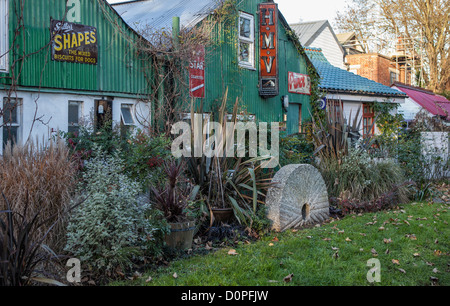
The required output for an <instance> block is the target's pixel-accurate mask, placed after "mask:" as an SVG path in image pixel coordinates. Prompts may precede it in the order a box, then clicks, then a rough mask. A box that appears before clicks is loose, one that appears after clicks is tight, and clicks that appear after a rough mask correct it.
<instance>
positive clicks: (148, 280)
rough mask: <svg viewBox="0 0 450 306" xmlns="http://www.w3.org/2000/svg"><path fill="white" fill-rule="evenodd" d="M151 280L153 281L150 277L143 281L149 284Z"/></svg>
mask: <svg viewBox="0 0 450 306" xmlns="http://www.w3.org/2000/svg"><path fill="white" fill-rule="evenodd" d="M152 280H153V279H152V277H151V276H149V277H148V278H147V279H146V280H145V282H146V283H149V282H151V281H152Z"/></svg>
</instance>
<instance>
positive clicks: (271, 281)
mask: <svg viewBox="0 0 450 306" xmlns="http://www.w3.org/2000/svg"><path fill="white" fill-rule="evenodd" d="M267 282H269V283H278V281H277V280H272V279H269V280H268V281H267Z"/></svg>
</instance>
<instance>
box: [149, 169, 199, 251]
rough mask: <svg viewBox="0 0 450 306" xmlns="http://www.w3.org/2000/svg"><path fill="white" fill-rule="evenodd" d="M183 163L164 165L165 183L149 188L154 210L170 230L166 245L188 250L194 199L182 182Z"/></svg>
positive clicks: (185, 182)
mask: <svg viewBox="0 0 450 306" xmlns="http://www.w3.org/2000/svg"><path fill="white" fill-rule="evenodd" d="M183 169H184V163H182V162H179V163H178V162H176V161H170V162H166V163H164V173H165V175H166V176H167V183H166V185H165V186H162V187H158V188H156V187H151V192H152V195H153V202H154V205H155V208H157V209H159V210H160V211H162V213H163V215H164V218H165V219H166V221H167V223H168V224H169V226H170V228H171V232H170V234H168V235H166V237H165V241H166V244H167V245H168V246H169V247H171V248H177V249H190V248H191V247H192V240H193V238H194V232H195V229H196V227H195V220H192V219H191V218H190V217H189V213H188V206H189V203H190V199H192V198H195V194H194V192H195V190H198V189H196V188H193V189H192V192H191V190H190V189H191V185H190V184H189V182H187V181H183V180H182V174H183Z"/></svg>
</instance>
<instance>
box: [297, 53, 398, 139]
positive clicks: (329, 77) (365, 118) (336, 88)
mask: <svg viewBox="0 0 450 306" xmlns="http://www.w3.org/2000/svg"><path fill="white" fill-rule="evenodd" d="M305 52H306V54H307V55H308V57H309V59H310V60H311V62H312V63H313V65H314V67H316V69H317V72H318V73H319V75H320V79H321V81H320V84H319V88H320V89H321V90H322V91H323V92H325V93H326V96H325V98H326V101H325V103H323V105H324V108H325V106H326V107H327V108H330V107H332V108H334V109H335V110H336V112H337V113H339V112H341V113H342V114H343V115H344V118H346V119H349V118H351V119H352V120H354V119H355V115H356V114H357V112H358V109H360V114H359V117H358V122H361V126H360V128H361V129H360V131H359V132H360V134H361V136H369V135H373V134H376V133H377V132H378V130H377V127H376V125H374V121H375V113H374V110H373V103H400V104H402V103H404V102H405V99H406V98H407V95H406V94H405V93H403V92H401V91H399V90H396V89H393V88H390V87H389V86H385V85H383V84H380V83H377V82H375V81H372V80H369V79H366V78H364V77H362V76H359V75H356V74H354V73H352V72H349V71H347V70H345V69H340V68H338V67H335V66H333V65H331V63H330V62H329V61H328V60H327V59H326V58H325V56H324V54H323V52H322V50H321V49H319V48H305Z"/></svg>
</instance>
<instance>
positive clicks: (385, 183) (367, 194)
mask: <svg viewBox="0 0 450 306" xmlns="http://www.w3.org/2000/svg"><path fill="white" fill-rule="evenodd" d="M322 162H323V163H324V164H322V165H321V167H320V171H321V173H322V176H323V178H324V180H325V183H326V185H327V189H328V194H329V196H330V197H335V198H341V199H355V200H360V201H371V200H375V199H378V198H380V197H381V196H382V195H383V194H385V193H388V192H389V191H391V190H392V189H393V188H394V187H395V186H400V185H401V184H403V183H404V182H405V181H406V178H405V176H404V173H403V171H402V169H401V168H400V166H399V165H398V164H397V163H395V162H393V161H392V160H379V161H377V160H374V159H372V158H371V157H370V156H369V154H368V153H367V152H364V151H360V150H355V149H351V150H349V154H348V155H347V156H344V157H343V158H342V159H341V160H337V159H325V160H323V161H322ZM398 196H399V198H400V202H406V201H407V200H408V197H407V196H408V190H407V188H406V187H402V188H399V192H398Z"/></svg>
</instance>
